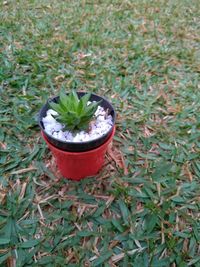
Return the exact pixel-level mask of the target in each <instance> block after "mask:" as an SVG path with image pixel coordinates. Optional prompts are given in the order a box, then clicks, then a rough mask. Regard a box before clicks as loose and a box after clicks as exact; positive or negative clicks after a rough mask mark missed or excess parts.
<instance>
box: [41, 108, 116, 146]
mask: <svg viewBox="0 0 200 267" xmlns="http://www.w3.org/2000/svg"><path fill="white" fill-rule="evenodd" d="M55 115H57V112H56V111H55V110H53V109H49V110H48V111H47V115H46V117H44V118H43V119H42V122H43V125H44V128H45V131H46V132H47V133H48V134H49V135H51V136H53V137H54V138H56V139H59V140H61V141H68V142H69V141H70V142H85V141H90V140H94V139H97V138H99V137H101V136H102V135H104V134H106V133H107V132H108V131H109V130H110V128H111V127H112V125H113V119H112V116H111V115H107V112H106V110H104V108H103V107H101V106H98V108H97V110H96V112H95V117H94V120H93V121H91V122H90V127H89V128H90V130H89V132H86V131H80V132H78V133H73V132H71V131H66V130H64V125H62V124H61V123H59V122H57V121H56V119H55V118H54V117H53V116H55Z"/></svg>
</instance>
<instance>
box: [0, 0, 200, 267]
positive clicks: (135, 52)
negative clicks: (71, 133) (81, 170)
mask: <svg viewBox="0 0 200 267" xmlns="http://www.w3.org/2000/svg"><path fill="white" fill-rule="evenodd" d="M199 10H200V2H199V1H198V0H190V1H189V0H179V1H177V0H173V1H172V0H169V1H164V0H163V1H161V0H160V1H149V0H135V1H131V0H130V1H128V0H122V1H121V0H120V1H118V0H115V1H112V0H105V1H100V0H99V1H97V0H91V1H87V0H84V1H53V0H41V1H34V0H28V1H14V0H10V1H9V0H8V1H1V2H0V20H1V22H0V62H1V63H0V96H1V98H0V114H1V116H0V125H1V127H0V164H1V166H0V179H1V180H0V181H1V183H0V205H1V207H0V229H1V230H0V236H1V238H0V254H1V256H0V266H2V267H3V266H19V267H21V266H24V267H28V266H31V267H34V266H48V267H50V266H52V267H54V266H58V267H59V266H68V267H72V266H105V267H106V266H113V267H114V266H124V267H127V266H136V267H145V266H146V267H148V266H151V267H158V266H173V267H174V266H181V267H184V266H200V242H199V240H200V204H199V203H200V141H199V140H200V131H199V128H200V115H199V112H200V87H199V72H200V68H199V66H200V50H199V41H200V37H199V36H200V29H199V27H200V26H199V25H200V21H199V18H200V14H199ZM61 86H64V87H65V88H66V90H68V91H69V90H71V88H76V89H79V90H87V91H93V92H96V93H98V94H100V95H104V96H106V97H107V98H108V99H110V100H111V101H112V103H113V105H114V106H115V108H116V111H117V113H118V118H117V132H116V136H115V140H114V146H113V148H112V149H110V150H109V153H108V155H107V157H106V163H105V166H104V169H103V171H102V172H101V173H100V174H99V175H98V176H97V177H93V178H89V179H86V180H83V181H82V182H80V183H74V182H70V181H68V180H61V181H59V177H60V176H59V173H58V172H57V170H56V169H55V167H54V164H53V163H54V162H53V159H52V158H51V154H50V153H49V151H48V149H47V148H46V145H45V143H44V142H43V140H42V139H41V137H40V133H39V128H38V126H37V122H36V117H37V112H38V110H39V109H40V108H41V106H42V105H43V104H44V103H45V101H46V99H47V98H48V97H50V96H54V95H56V94H57V92H58V91H59V89H60V88H61Z"/></svg>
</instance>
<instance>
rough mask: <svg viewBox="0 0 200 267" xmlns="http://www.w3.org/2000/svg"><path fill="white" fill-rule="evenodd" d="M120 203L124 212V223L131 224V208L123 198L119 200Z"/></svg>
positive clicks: (122, 212)
mask: <svg viewBox="0 0 200 267" xmlns="http://www.w3.org/2000/svg"><path fill="white" fill-rule="evenodd" d="M118 204H119V208H120V211H121V214H122V218H123V220H124V224H125V225H128V224H129V216H130V212H129V209H128V208H127V206H126V204H125V202H124V201H123V200H122V199H120V200H118Z"/></svg>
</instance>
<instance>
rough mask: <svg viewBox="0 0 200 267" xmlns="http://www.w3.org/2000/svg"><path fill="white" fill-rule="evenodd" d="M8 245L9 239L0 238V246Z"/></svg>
mask: <svg viewBox="0 0 200 267" xmlns="http://www.w3.org/2000/svg"><path fill="white" fill-rule="evenodd" d="M9 243H10V239H9V238H1V237H0V245H6V244H9Z"/></svg>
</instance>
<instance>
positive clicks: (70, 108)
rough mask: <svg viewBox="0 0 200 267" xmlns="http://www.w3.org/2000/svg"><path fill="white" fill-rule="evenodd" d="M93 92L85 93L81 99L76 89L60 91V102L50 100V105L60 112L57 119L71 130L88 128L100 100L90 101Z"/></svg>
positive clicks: (56, 116)
mask: <svg viewBox="0 0 200 267" xmlns="http://www.w3.org/2000/svg"><path fill="white" fill-rule="evenodd" d="M90 97H91V94H90V93H88V94H85V95H84V96H82V97H81V98H80V99H79V97H78V95H77V93H76V92H75V91H72V92H71V93H70V94H65V93H64V92H63V91H61V92H60V95H59V100H58V103H54V102H50V103H49V105H50V107H51V108H52V109H53V110H55V111H56V112H57V113H58V114H57V115H55V116H54V117H55V119H56V120H57V121H58V122H60V123H62V124H64V125H65V128H66V129H67V130H70V131H76V130H88V129H89V122H90V121H91V120H92V118H93V116H94V114H95V112H96V110H97V108H98V105H99V104H100V102H101V101H100V102H91V103H88V101H89V99H90Z"/></svg>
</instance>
